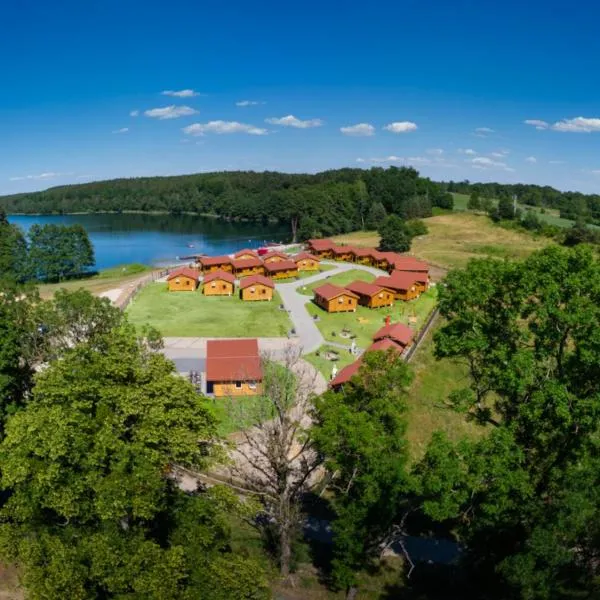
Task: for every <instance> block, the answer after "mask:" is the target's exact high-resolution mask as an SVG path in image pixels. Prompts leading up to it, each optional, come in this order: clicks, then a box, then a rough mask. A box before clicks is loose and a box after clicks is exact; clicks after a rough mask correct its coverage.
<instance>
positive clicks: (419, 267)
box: [389, 255, 429, 273]
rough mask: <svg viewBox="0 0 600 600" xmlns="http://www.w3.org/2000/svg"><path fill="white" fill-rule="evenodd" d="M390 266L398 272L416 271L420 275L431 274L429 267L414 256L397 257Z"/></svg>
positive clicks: (391, 261)
mask: <svg viewBox="0 0 600 600" xmlns="http://www.w3.org/2000/svg"><path fill="white" fill-rule="evenodd" d="M389 263H390V265H392V266H393V267H394V269H397V270H398V271H416V272H420V273H429V265H428V264H427V263H426V262H423V261H422V260H419V259H417V258H414V257H413V256H401V255H396V257H395V258H393V259H392V260H390V261H389Z"/></svg>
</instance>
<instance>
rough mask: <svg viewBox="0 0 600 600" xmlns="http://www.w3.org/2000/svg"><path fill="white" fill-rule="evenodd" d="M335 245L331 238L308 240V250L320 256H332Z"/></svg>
mask: <svg viewBox="0 0 600 600" xmlns="http://www.w3.org/2000/svg"><path fill="white" fill-rule="evenodd" d="M334 246H335V244H334V243H333V242H332V241H331V240H308V242H307V243H306V248H307V249H308V251H309V252H310V253H311V254H312V255H313V256H317V257H318V258H332V257H333V253H332V250H333V247H334Z"/></svg>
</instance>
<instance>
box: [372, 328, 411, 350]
mask: <svg viewBox="0 0 600 600" xmlns="http://www.w3.org/2000/svg"><path fill="white" fill-rule="evenodd" d="M414 336H415V332H414V331H413V330H412V329H411V328H410V327H408V325H404V324H403V323H390V324H389V325H384V326H383V327H382V328H381V329H380V330H379V331H377V332H376V333H375V335H374V336H373V341H374V342H378V341H380V340H384V339H390V340H392V342H395V343H396V344H398V346H400V347H401V348H402V349H404V348H406V347H407V346H408V345H409V344H410V343H411V342H412V340H413V337H414Z"/></svg>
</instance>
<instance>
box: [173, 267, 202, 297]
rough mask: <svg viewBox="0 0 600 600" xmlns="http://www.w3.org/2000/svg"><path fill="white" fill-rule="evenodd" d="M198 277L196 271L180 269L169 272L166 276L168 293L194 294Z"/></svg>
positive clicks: (185, 268) (188, 268) (186, 268)
mask: <svg viewBox="0 0 600 600" xmlns="http://www.w3.org/2000/svg"><path fill="white" fill-rule="evenodd" d="M199 279H200V275H199V273H198V271H196V269H191V268H190V267H180V268H179V269H175V270H174V271H171V273H169V275H168V276H167V285H168V286H169V291H170V292H194V291H195V290H196V288H197V287H198V280H199Z"/></svg>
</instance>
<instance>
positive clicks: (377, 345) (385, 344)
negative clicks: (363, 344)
mask: <svg viewBox="0 0 600 600" xmlns="http://www.w3.org/2000/svg"><path fill="white" fill-rule="evenodd" d="M390 348H392V350H397V351H398V352H402V350H403V348H402V346H400V345H398V344H397V343H396V342H394V341H393V340H390V338H383V339H382V340H379V341H377V342H373V343H372V344H371V345H370V346H369V347H368V348H367V349H366V350H365V352H374V351H375V350H379V351H380V352H387V351H388V350H389V349H390Z"/></svg>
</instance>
